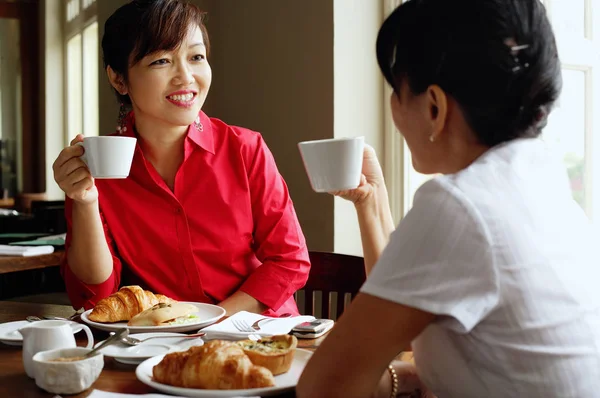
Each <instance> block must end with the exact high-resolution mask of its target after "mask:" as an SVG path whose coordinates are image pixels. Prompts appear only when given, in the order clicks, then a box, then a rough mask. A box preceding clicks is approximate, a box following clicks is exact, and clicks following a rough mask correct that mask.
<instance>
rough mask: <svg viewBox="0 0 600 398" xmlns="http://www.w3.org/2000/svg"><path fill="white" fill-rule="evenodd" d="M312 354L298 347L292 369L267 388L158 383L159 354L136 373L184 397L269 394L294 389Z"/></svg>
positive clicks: (142, 379)
mask: <svg viewBox="0 0 600 398" xmlns="http://www.w3.org/2000/svg"><path fill="white" fill-rule="evenodd" d="M311 356H312V352H310V351H307V350H302V349H296V354H295V355H294V361H293V362H292V367H291V368H290V370H289V371H288V372H286V373H284V374H282V375H279V376H275V386H274V387H265V388H252V389H247V390H200V389H197V388H182V387H173V386H169V385H167V384H162V383H157V382H155V381H154V380H153V379H152V368H153V367H154V366H155V365H157V364H158V363H159V362H160V361H161V360H162V359H163V357H164V355H159V356H156V357H152V358H150V359H146V360H145V361H144V362H142V363H141V364H139V365H138V367H137V368H136V369H135V375H136V376H137V378H138V380H139V381H141V382H142V383H144V384H146V385H147V386H150V387H152V388H155V389H157V390H158V391H160V392H164V393H167V394H172V395H179V396H183V397H210V398H217V397H239V396H261V397H265V396H269V395H277V394H281V393H282V392H285V391H290V390H293V389H294V388H295V387H296V384H298V379H300V375H301V374H302V370H304V367H305V366H306V363H307V362H308V360H309V359H310V357H311Z"/></svg>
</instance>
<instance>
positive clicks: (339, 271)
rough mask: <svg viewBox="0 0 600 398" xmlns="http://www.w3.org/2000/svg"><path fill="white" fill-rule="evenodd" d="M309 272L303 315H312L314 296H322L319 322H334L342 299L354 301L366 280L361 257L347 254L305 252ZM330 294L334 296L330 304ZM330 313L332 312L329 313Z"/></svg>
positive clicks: (341, 311) (314, 311) (342, 302)
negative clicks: (307, 256)
mask: <svg viewBox="0 0 600 398" xmlns="http://www.w3.org/2000/svg"><path fill="white" fill-rule="evenodd" d="M309 256H310V261H311V269H310V274H309V277H308V281H307V282H306V286H305V287H304V288H303V289H302V290H304V313H305V314H307V315H315V316H316V315H319V314H317V313H316V309H317V308H316V306H315V304H316V303H315V298H314V293H315V292H317V291H319V292H322V296H321V305H320V306H319V307H320V308H319V309H320V312H321V314H320V316H321V318H331V319H337V318H339V316H340V315H341V314H342V313H343V312H344V309H345V308H346V302H347V299H346V296H350V297H352V298H353V297H354V296H356V294H357V293H358V291H359V289H360V287H361V286H362V284H363V283H364V281H365V279H366V273H365V265H364V260H363V258H362V257H357V256H351V255H347V254H338V253H325V252H309ZM331 293H337V295H336V296H337V297H336V299H335V300H333V297H332V294H331ZM331 309H333V310H334V311H335V314H333V313H332V311H331Z"/></svg>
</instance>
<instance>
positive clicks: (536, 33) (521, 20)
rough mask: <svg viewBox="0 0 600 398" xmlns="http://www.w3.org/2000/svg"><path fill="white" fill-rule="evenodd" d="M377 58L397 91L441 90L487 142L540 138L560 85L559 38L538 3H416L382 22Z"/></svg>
mask: <svg viewBox="0 0 600 398" xmlns="http://www.w3.org/2000/svg"><path fill="white" fill-rule="evenodd" d="M377 59H378V62H379V67H380V68H381V71H382V73H383V75H384V76H385V78H386V80H387V81H388V83H389V84H390V85H391V86H392V87H393V89H394V91H395V92H396V93H398V92H399V91H398V90H399V87H400V84H401V82H402V81H403V80H404V79H405V80H406V82H407V83H408V86H409V88H410V90H411V92H412V93H413V94H415V95H418V94H422V93H423V92H425V91H426V90H427V88H428V87H429V86H431V85H438V86H440V87H441V88H442V89H443V90H444V91H445V92H446V93H447V94H448V95H450V96H451V97H452V98H454V99H455V100H456V101H457V102H458V104H459V105H460V107H461V109H462V111H463V113H464V115H465V118H466V120H467V122H468V123H469V125H470V126H471V128H472V129H473V130H474V131H475V133H476V134H477V137H478V139H479V140H480V142H481V143H483V144H484V145H487V146H490V147H491V146H494V145H497V144H499V143H501V142H505V141H509V140H511V139H515V138H520V137H536V136H538V135H539V134H540V133H541V130H542V128H543V127H544V126H545V125H546V121H547V116H548V114H549V112H550V110H551V108H552V105H553V104H554V102H555V101H556V100H557V99H558V96H559V95H560V91H561V88H562V77H561V70H560V61H559V58H558V52H557V48H556V41H555V38H554V33H553V31H552V27H551V25H550V21H549V20H548V17H547V15H546V10H545V8H544V6H543V4H542V3H541V2H540V1H539V0H410V1H408V2H406V3H404V4H402V5H401V6H399V7H398V8H397V9H396V10H394V12H393V13H392V14H391V15H390V16H389V17H388V18H387V19H386V21H385V22H384V23H383V25H382V27H381V29H380V31H379V35H378V38H377Z"/></svg>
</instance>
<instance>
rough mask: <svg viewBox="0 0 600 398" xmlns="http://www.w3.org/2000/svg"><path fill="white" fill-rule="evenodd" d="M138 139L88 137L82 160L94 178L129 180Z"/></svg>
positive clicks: (80, 143)
mask: <svg viewBox="0 0 600 398" xmlns="http://www.w3.org/2000/svg"><path fill="white" fill-rule="evenodd" d="M136 142H137V139H135V138H133V137H115V136H102V137H86V138H84V139H83V142H79V143H77V144H78V145H81V146H83V148H84V149H85V153H84V154H83V155H82V156H81V160H83V162H84V163H85V164H86V165H87V167H88V169H90V173H92V177H94V178H127V176H129V171H130V170H131V161H132V160H133V154H134V153H135V144H136Z"/></svg>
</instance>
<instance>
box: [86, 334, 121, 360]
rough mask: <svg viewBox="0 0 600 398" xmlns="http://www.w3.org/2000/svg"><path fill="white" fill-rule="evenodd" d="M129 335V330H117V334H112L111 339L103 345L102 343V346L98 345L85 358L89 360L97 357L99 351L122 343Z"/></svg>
mask: <svg viewBox="0 0 600 398" xmlns="http://www.w3.org/2000/svg"><path fill="white" fill-rule="evenodd" d="M128 334H129V329H127V328H122V329H119V330H117V331H116V332H115V334H112V335H111V336H110V337H109V338H107V339H106V340H104V341H103V342H102V343H100V345H98V347H96V348H94V349H93V350H92V351H90V352H88V353H87V354H85V355H84V356H83V357H84V358H89V357H91V356H93V355H95V354H96V353H97V352H98V350H100V349H102V348H104V347H106V346H107V345H110V344H115V343H117V342H119V341H121V339H123V338H125V337H127V335H128Z"/></svg>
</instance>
